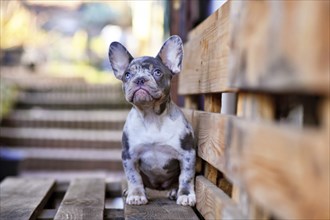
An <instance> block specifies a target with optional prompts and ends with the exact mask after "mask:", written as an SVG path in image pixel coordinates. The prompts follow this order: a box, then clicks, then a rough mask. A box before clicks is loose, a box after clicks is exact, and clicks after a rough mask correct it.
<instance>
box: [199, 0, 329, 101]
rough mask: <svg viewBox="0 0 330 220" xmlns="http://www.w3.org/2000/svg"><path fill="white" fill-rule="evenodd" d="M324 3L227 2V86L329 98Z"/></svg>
mask: <svg viewBox="0 0 330 220" xmlns="http://www.w3.org/2000/svg"><path fill="white" fill-rule="evenodd" d="M329 4H330V3H329V1H270V2H268V1H232V2H231V9H232V10H231V16H230V23H231V25H232V26H231V33H230V45H231V51H230V53H231V54H230V60H229V63H230V69H229V72H230V79H229V85H230V86H232V87H235V88H240V89H252V90H260V91H271V92H280V93H284V92H304V93H313V94H314V93H319V94H324V95H329V59H330V57H329V54H330V51H329V50H330V49H329V48H330V42H329V31H328V30H329V25H330V24H329V21H330V19H329V7H330V6H329ZM194 55H195V54H194ZM195 84H197V81H195Z"/></svg>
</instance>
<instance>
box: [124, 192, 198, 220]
mask: <svg viewBox="0 0 330 220" xmlns="http://www.w3.org/2000/svg"><path fill="white" fill-rule="evenodd" d="M147 194H148V204H147V205H142V206H136V205H126V204H125V208H124V215H125V219H126V220H135V219H136V220H141V219H146V220H147V219H150V220H151V219H187V220H188V219H189V220H190V219H191V220H197V219H199V218H198V217H197V215H196V214H195V212H194V211H193V209H192V208H191V207H190V206H180V205H177V204H176V201H173V200H170V199H168V198H166V197H164V196H165V195H164V194H162V193H160V192H159V191H155V190H149V191H147Z"/></svg>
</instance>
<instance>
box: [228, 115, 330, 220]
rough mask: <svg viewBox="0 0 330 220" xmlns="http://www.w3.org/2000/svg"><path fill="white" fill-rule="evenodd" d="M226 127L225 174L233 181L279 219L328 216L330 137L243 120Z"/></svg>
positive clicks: (321, 132)
mask: <svg viewBox="0 0 330 220" xmlns="http://www.w3.org/2000/svg"><path fill="white" fill-rule="evenodd" d="M227 126H228V132H227V134H228V135H227V137H230V139H228V141H226V148H227V149H226V150H225V155H226V158H225V161H226V162H225V164H226V165H225V170H226V173H227V174H228V175H229V177H230V178H231V179H232V180H233V182H234V183H236V184H238V185H240V186H243V187H244V188H245V189H246V191H247V192H248V193H249V195H251V197H252V198H253V199H254V201H256V202H257V203H258V204H259V205H261V206H263V207H264V208H266V210H268V211H271V213H274V214H275V215H276V216H278V217H280V218H285V219H303V218H304V219H328V218H329V197H328V195H329V175H330V174H329V173H330V170H329V167H330V164H329V136H328V135H329V134H328V133H326V132H325V131H321V130H318V129H305V130H293V128H292V127H290V126H274V125H266V124H264V125H261V124H257V123H252V122H243V121H232V122H229V124H228V125H227ZM315 186H317V187H315ZM270 189H272V190H270ZM311 189H312V192H311Z"/></svg>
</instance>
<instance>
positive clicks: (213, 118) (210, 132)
mask: <svg viewBox="0 0 330 220" xmlns="http://www.w3.org/2000/svg"><path fill="white" fill-rule="evenodd" d="M194 116H195V117H198V122H199V124H198V130H197V131H195V132H197V140H198V141H197V142H198V156H200V157H201V158H202V159H203V160H205V161H207V162H208V163H210V164H211V165H212V166H214V167H215V168H216V169H218V170H219V171H221V172H223V171H225V169H224V163H223V162H224V156H225V155H224V150H225V140H226V139H225V135H226V125H227V121H228V118H231V117H233V116H224V115H221V114H216V113H206V112H194ZM195 120H196V119H195Z"/></svg>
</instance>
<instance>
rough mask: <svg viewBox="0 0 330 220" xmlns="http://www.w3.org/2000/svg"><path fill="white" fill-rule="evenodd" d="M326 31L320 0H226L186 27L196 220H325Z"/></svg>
mask: <svg viewBox="0 0 330 220" xmlns="http://www.w3.org/2000/svg"><path fill="white" fill-rule="evenodd" d="M327 30H329V2H328V1H231V2H230V1H229V2H226V3H225V4H224V5H223V6H222V7H221V8H220V9H219V10H217V11H216V12H215V13H214V14H212V15H211V16H210V17H208V18H207V19H206V20H205V21H204V22H203V23H201V24H200V25H199V26H198V27H196V28H195V29H194V30H192V31H191V32H190V33H189V37H188V41H187V42H186V43H185V46H184V50H185V58H184V63H183V71H182V73H181V75H180V79H179V93H180V94H181V95H184V96H185V108H184V112H185V114H186V116H187V117H188V119H189V120H190V122H191V123H192V124H193V127H194V129H195V135H196V137H197V145H198V160H197V165H196V171H197V177H196V192H197V205H196V207H197V210H198V211H199V212H200V213H201V215H202V216H203V217H204V218H205V219H329V198H330V195H329V173H330V172H329V165H330V164H329V110H330V107H329V106H330V101H329V100H330V99H329V87H330V86H329V60H330V59H329V54H330V53H329V46H330V45H329V31H327ZM201 100H202V101H201Z"/></svg>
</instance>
